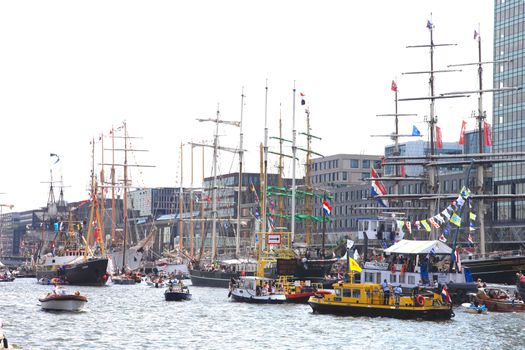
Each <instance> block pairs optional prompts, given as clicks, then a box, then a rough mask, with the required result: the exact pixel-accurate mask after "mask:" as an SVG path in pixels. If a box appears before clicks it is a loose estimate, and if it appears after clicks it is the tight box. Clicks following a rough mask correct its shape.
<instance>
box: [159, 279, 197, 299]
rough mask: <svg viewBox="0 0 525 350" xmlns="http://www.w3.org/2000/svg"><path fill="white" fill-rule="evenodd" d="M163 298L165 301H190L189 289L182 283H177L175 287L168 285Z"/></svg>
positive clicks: (171, 284)
mask: <svg viewBox="0 0 525 350" xmlns="http://www.w3.org/2000/svg"><path fill="white" fill-rule="evenodd" d="M164 298H165V299H166V301H181V300H191V293H190V290H189V288H188V287H187V286H185V285H184V284H183V283H182V282H179V283H178V284H177V285H176V286H174V285H173V283H170V284H169V287H168V289H166V291H164Z"/></svg>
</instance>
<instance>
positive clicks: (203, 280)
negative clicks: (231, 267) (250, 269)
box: [189, 269, 248, 288]
mask: <svg viewBox="0 0 525 350" xmlns="http://www.w3.org/2000/svg"><path fill="white" fill-rule="evenodd" d="M189 272H190V279H191V284H192V285H193V286H197V287H214V288H229V285H230V281H231V279H232V278H234V279H238V278H239V277H240V273H239V272H222V271H202V270H192V269H190V270H189ZM247 275H248V274H247Z"/></svg>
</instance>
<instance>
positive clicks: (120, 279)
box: [111, 275, 137, 284]
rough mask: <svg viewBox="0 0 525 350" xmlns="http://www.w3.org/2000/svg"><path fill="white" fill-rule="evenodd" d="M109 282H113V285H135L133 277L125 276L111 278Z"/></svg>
mask: <svg viewBox="0 0 525 350" xmlns="http://www.w3.org/2000/svg"><path fill="white" fill-rule="evenodd" d="M111 281H112V282H113V284H135V283H137V281H136V280H135V278H134V277H131V276H127V275H116V276H111Z"/></svg>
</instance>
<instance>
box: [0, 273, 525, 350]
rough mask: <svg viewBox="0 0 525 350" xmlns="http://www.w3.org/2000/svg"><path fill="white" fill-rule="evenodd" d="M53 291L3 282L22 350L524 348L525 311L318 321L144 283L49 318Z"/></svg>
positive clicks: (281, 308) (97, 294)
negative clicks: (186, 296) (167, 296)
mask: <svg viewBox="0 0 525 350" xmlns="http://www.w3.org/2000/svg"><path fill="white" fill-rule="evenodd" d="M50 290H51V286H42V285H39V284H37V283H36V280H35V279H17V280H15V281H14V282H12V283H0V318H1V319H3V321H4V329H3V330H4V333H5V334H6V336H7V338H8V339H9V342H10V345H11V346H12V347H13V348H15V349H87V348H89V349H175V348H182V349H267V350H274V349H306V348H311V349H313V348H315V349H343V348H344V349H349V348H352V347H356V346H360V347H365V348H366V349H367V350H368V349H448V348H454V349H525V313H520V314H516V313H514V314H505V313H489V314H487V315H473V314H467V313H464V312H462V311H461V309H460V308H457V309H456V310H455V313H456V317H455V318H453V319H452V320H450V321H442V322H429V321H403V320H395V319H388V318H374V319H372V318H367V317H360V318H357V317H341V316H331V315H318V314H313V313H312V311H311V309H310V307H309V306H308V305H249V304H243V303H236V302H232V301H230V300H229V299H228V297H227V294H228V291H227V290H225V289H214V288H203V287H200V288H199V287H191V286H190V290H191V292H192V294H193V300H191V301H186V302H166V301H164V296H163V292H164V290H163V289H156V288H152V287H148V286H146V285H145V284H138V285H131V286H126V285H111V284H110V285H108V286H106V287H74V286H71V287H69V288H68V290H69V291H76V290H79V291H80V292H81V293H82V294H85V295H86V296H87V297H88V300H89V302H88V303H87V305H86V307H85V309H84V311H81V312H79V313H54V312H46V311H42V310H41V308H40V304H39V302H38V297H39V296H41V295H43V294H45V293H46V292H48V291H50Z"/></svg>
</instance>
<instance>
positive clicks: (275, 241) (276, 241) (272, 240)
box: [268, 233, 281, 244]
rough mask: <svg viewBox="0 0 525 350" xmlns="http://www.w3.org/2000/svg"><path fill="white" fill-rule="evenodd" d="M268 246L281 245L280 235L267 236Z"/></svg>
mask: <svg viewBox="0 0 525 350" xmlns="http://www.w3.org/2000/svg"><path fill="white" fill-rule="evenodd" d="M268 244H281V235H280V234H275V233H273V234H269V235H268Z"/></svg>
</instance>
